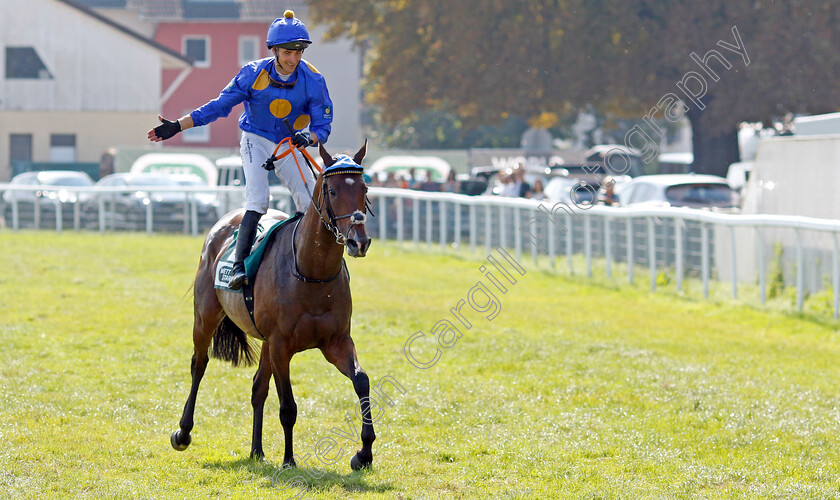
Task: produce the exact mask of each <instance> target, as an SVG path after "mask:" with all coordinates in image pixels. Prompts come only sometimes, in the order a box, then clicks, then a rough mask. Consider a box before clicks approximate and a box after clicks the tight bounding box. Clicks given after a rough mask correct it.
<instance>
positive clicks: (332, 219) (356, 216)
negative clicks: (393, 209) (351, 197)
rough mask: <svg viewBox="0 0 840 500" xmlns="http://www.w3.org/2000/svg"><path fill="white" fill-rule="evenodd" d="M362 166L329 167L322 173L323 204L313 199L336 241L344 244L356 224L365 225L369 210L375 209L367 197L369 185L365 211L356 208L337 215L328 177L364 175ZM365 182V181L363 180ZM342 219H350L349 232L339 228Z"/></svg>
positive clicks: (322, 219)
mask: <svg viewBox="0 0 840 500" xmlns="http://www.w3.org/2000/svg"><path fill="white" fill-rule="evenodd" d="M362 172H363V170H362V167H359V166H347V167H341V168H338V169H332V170H331V169H327V170H325V171H324V173H323V174H322V175H323V176H324V178H323V180H322V181H321V206H318V204H317V203H315V199H314V198H313V199H312V204H313V205H314V206H315V209H316V210H317V211H318V216H319V217H320V218H321V222H322V223H323V224H324V227H326V228H327V230H328V231H329V232H331V233H332V234H333V235H334V236H335V242H336V243H338V244H339V245H344V244H345V243H346V242H347V238H348V237H349V234H350V230H351V229H352V228H353V226H355V225H363V224H364V223H366V222H367V213H366V212H368V211H370V212H371V215H373V211H372V210H371V208H370V199H369V198H368V197H367V186H365V211H364V212H363V211H362V210H359V209H356V210H354V211H353V213H349V214H344V215H335V212H334V211H333V208H332V204H331V203H330V197H329V186H328V185H327V178H329V177H332V176H334V175H340V174H345V175H346V174H350V175H358V176H360V177H361V175H362ZM362 182H364V181H362ZM325 211H326V213H327V216H326V218H325V217H324V212H325ZM341 219H350V226H348V228H347V234H344V233H342V232H341V230H340V229H339V228H338V221H339V220H341Z"/></svg>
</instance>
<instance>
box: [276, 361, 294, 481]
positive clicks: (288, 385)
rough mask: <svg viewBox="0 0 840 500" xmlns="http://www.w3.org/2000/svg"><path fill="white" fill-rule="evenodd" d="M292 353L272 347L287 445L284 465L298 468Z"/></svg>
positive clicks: (281, 417) (282, 423)
mask: <svg viewBox="0 0 840 500" xmlns="http://www.w3.org/2000/svg"><path fill="white" fill-rule="evenodd" d="M291 358H292V354H291V352H290V351H289V350H288V349H286V348H284V346H279V345H273V346H272V347H271V369H272V371H273V372H274V383H275V385H276V386H277V395H278V396H279V397H280V424H281V425H282V426H283V436H284V441H285V445H286V449H285V452H284V453H283V465H284V466H290V467H296V466H297V464H295V457H294V447H293V444H292V430H293V429H294V427H295V421H297V403H295V397H294V395H293V394H292V382H291V380H290V379H289V361H290V360H291Z"/></svg>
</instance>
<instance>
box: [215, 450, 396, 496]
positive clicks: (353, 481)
mask: <svg viewBox="0 0 840 500" xmlns="http://www.w3.org/2000/svg"><path fill="white" fill-rule="evenodd" d="M202 467H204V468H208V469H218V470H222V471H230V472H238V471H242V470H247V471H248V472H250V473H252V474H254V475H256V476H261V477H264V478H265V479H267V482H264V483H262V486H263V488H276V489H277V490H278V492H285V493H289V494H290V495H291V496H289V497H283V498H297V494H299V493H303V492H305V491H313V490H316V491H326V490H329V489H330V488H332V487H333V486H336V485H337V486H340V487H341V488H343V489H344V490H345V491H347V492H348V493H350V492H352V493H363V492H375V493H384V492H387V491H391V490H393V489H394V488H393V487H392V486H391V485H390V484H388V483H385V484H374V485H371V484H368V483H366V482H365V477H366V476H367V475H368V474H369V473H370V472H371V470H370V469H365V470H361V471H352V472H349V473H347V474H339V473H337V472H335V471H333V470H327V469H321V468H318V467H300V468H288V467H277V466H276V465H274V464H272V463H271V462H266V461H256V460H252V459H250V458H239V459H236V460H229V461H227V460H216V461H211V462H205V463H203V464H202Z"/></svg>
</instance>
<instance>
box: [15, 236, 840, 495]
mask: <svg viewBox="0 0 840 500" xmlns="http://www.w3.org/2000/svg"><path fill="white" fill-rule="evenodd" d="M201 243H202V241H201V239H199V238H191V237H184V236H154V237H147V236H145V235H139V234H126V235H113V234H109V235H105V236H100V235H98V234H89V233H71V232H65V233H64V234H60V235H57V234H54V233H50V232H37V233H36V232H25V231H22V232H19V233H12V232H10V231H0V257H2V259H3V261H4V262H5V264H6V266H5V270H4V272H3V273H2V274H0V307H2V317H0V346H2V349H0V371H1V372H0V373H2V375H0V385H2V399H0V442H1V443H2V445H0V497H9V496H11V497H12V498H39V499H40V498H76V497H81V498H97V499H98V498H215V497H222V498H284V497H286V496H290V495H294V494H296V493H297V492H298V490H296V489H292V488H289V489H285V490H283V489H282V488H283V487H284V485H288V484H289V482H291V481H293V480H294V478H295V477H297V476H303V477H304V478H305V480H306V483H307V485H308V491H307V493H306V498H388V499H390V498H405V499H408V498H416V499H425V498H755V497H784V498H826V497H830V498H836V497H838V496H840V414H838V412H839V411H840V393H839V392H838V387H837V381H838V380H840V363H838V359H840V356H838V355H840V337H838V324H837V323H835V322H833V321H830V320H817V319H814V318H812V317H810V316H807V315H797V314H790V313H784V312H779V311H773V310H769V309H759V308H756V307H750V306H745V305H731V304H727V303H716V302H714V301H712V302H702V301H697V300H695V299H693V298H691V297H690V296H679V295H678V294H675V293H670V292H668V291H663V292H661V293H659V292H658V293H656V294H652V293H650V292H648V291H645V290H643V288H644V284H642V285H639V286H636V287H633V286H629V285H617V284H610V283H608V282H602V281H597V280H596V281H595V282H594V283H593V282H590V281H585V280H584V279H582V278H574V277H570V276H566V275H564V274H554V273H552V272H549V271H547V270H545V269H540V268H534V267H533V266H531V265H529V264H525V267H526V269H527V273H526V274H525V275H524V276H518V275H517V277H518V278H519V279H518V282H517V283H516V284H515V285H509V284H508V291H507V293H505V294H502V293H500V292H498V291H496V294H495V295H496V299H497V305H498V306H499V307H498V310H496V311H495V312H496V313H497V315H496V316H495V317H493V319H492V320H488V319H487V317H488V316H490V315H492V314H493V309H491V307H490V306H489V305H488V307H487V308H485V309H484V310H485V312H479V311H477V310H475V309H473V308H470V306H466V307H465V308H463V309H462V312H463V315H464V316H465V318H466V319H467V320H468V321H469V322H470V323H471V325H472V326H471V328H470V329H466V328H463V327H461V332H462V333H463V337H461V338H460V339H459V340H458V341H457V343H455V344H454V345H453V346H452V347H451V348H449V349H442V350H441V356H440V359H439V360H438V361H437V363H436V364H435V365H434V366H432V367H431V368H428V369H418V368H416V367H415V366H413V365H412V364H411V363H409V362H408V361H407V360H406V357H405V356H404V354H403V347H404V344H405V342H406V340H407V339H408V338H409V337H410V336H411V335H412V334H414V333H415V332H417V331H418V330H422V331H423V332H426V333H429V332H430V331H431V329H432V327H433V326H434V325H435V324H436V323H438V322H439V321H440V320H443V319H448V320H450V321H453V322H456V320H455V319H454V317H453V315H452V313H451V312H450V309H451V308H453V307H456V305H457V303H458V302H459V301H460V300H461V299H469V298H470V296H469V293H470V292H469V291H470V290H471V289H472V287H474V286H475V285H476V283H478V282H479V281H481V282H483V283H485V284H486V285H488V286H490V281H489V280H488V278H487V277H485V276H484V275H483V274H482V272H481V271H480V269H479V268H480V266H481V265H482V261H481V260H478V258H475V259H472V258H467V257H465V256H456V257H451V256H444V255H441V254H439V253H438V252H437V251H434V252H431V253H430V254H429V253H427V252H423V251H421V250H415V249H408V248H402V247H398V246H396V245H394V244H382V243H381V242H379V241H375V242H374V243H373V245H372V247H371V251H370V253H369V256H368V257H367V258H366V259H362V260H352V261H348V265H349V266H350V270H351V275H352V287H353V292H354V311H355V312H354V316H353V331H354V339H355V342H356V347H357V351H358V353H359V357H360V361H361V363H362V366H363V367H364V368H365V370H366V371H367V372H368V374H369V375H370V378H371V380H372V382H376V381H378V380H380V379H381V378H383V377H386V376H389V377H392V379H391V380H396V381H398V382H399V383H400V385H401V386H402V388H403V390H404V394H399V393H398V392H397V391H396V390H394V389H393V387H392V386H389V387H390V390H389V394H390V395H391V396H393V399H394V402H395V404H394V405H393V406H388V405H387V404H383V405H380V406H379V413H378V417H377V418H378V422H377V425H376V431H377V440H376V442H375V443H374V453H375V458H374V464H373V468H372V469H371V470H366V471H360V472H352V471H351V470H350V467H349V457H350V455H351V453H353V452H355V450H356V449H357V446H358V445H357V444H356V443H350V442H348V441H347V440H340V441H339V443H340V445H341V447H342V450H343V451H344V456H342V458H341V459H340V460H338V461H337V462H335V463H334V464H327V463H322V462H319V461H318V460H317V459H315V458H314V457H315V454H316V445H317V443H318V442H319V440H322V439H323V438H325V437H327V436H331V435H332V434H331V429H332V428H333V427H336V428H342V429H343V428H347V423H346V422H345V415H348V414H349V415H352V414H353V413H354V406H355V395H354V393H353V390H352V385H351V384H350V382H349V380H347V379H345V378H344V377H343V376H341V375H340V374H339V373H338V372H337V371H336V370H335V369H334V368H333V367H332V365H330V364H328V363H327V362H326V361H325V360H324V359H323V357H322V356H321V355H320V353H318V352H306V353H302V354H299V355H297V356H296V357H295V358H294V359H293V360H292V383H293V385H294V390H295V397H296V400H297V403H298V420H297V425H296V427H295V433H296V434H295V435H296V441H295V446H296V454H297V455H298V456H299V457H305V456H306V455H309V456H310V458H309V460H308V461H306V465H303V466H301V467H300V468H299V469H298V470H286V471H279V470H278V468H279V466H280V462H281V460H282V452H283V440H282V429H281V427H280V423H279V420H278V418H277V415H278V406H279V405H278V402H277V398H276V395H274V394H272V395H271V396H270V398H269V402H268V404H267V405H266V424H265V431H264V436H265V437H264V439H265V441H264V445H265V452H266V460H265V461H264V462H253V461H251V460H249V458H248V453H249V450H250V437H251V434H250V433H251V419H252V412H251V406H250V383H251V376H252V375H253V369H252V368H233V367H231V366H229V365H227V364H223V363H222V362H220V361H218V360H211V363H210V367H209V368H208V370H207V374H206V376H205V378H204V381H203V384H202V387H201V391H200V392H199V396H198V405H197V410H196V426H195V429H194V431H193V442H192V446H191V447H190V448H189V449H188V450H186V451H184V452H176V451H174V450H173V449H172V448H171V446H170V444H169V435H170V433H171V432H172V431H173V430H175V429H176V428H177V422H178V419H179V417H180V414H181V410H182V407H183V404H184V401H185V400H186V397H187V393H188V390H189V361H190V355H191V350H192V341H191V328H192V297H191V291H190V287H191V280H192V277H193V275H194V272H195V268H196V264H197V261H198V253H199V249H200V247H201ZM497 277H500V276H499V275H498V273H497ZM638 281H640V282H644V281H645V279H644V278H642V279H639V280H638ZM491 290H492V287H491ZM689 295H690V294H689ZM485 297H486V296H485ZM472 298H473V299H475V300H474V302H475V301H478V299H480V298H481V297H480V296H478V295H476V296H472ZM428 338H429V337H425V338H423V339H420V340H418V341H417V342H416V343H415V344H414V347H413V350H412V353H413V354H414V355H415V356H416V357H417V358H423V359H430V358H431V355H432V353H433V348H434V345H433V344H432V343H430V342H427V340H428ZM450 340H451V338H450ZM272 387H273V385H272ZM272 391H273V388H272ZM356 425H357V426H358V422H357V423H356ZM340 451H341V450H340ZM334 455H335V456H337V455H338V453H337V452H336V453H335V454H334Z"/></svg>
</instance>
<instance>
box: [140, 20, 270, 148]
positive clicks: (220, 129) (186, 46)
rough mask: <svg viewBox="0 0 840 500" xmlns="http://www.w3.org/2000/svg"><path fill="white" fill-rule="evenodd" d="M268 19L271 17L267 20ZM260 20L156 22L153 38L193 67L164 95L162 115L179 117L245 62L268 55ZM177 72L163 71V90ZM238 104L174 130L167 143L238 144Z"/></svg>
mask: <svg viewBox="0 0 840 500" xmlns="http://www.w3.org/2000/svg"><path fill="white" fill-rule="evenodd" d="M272 20H273V18H272ZM267 26H268V23H265V22H260V23H257V22H239V23H229V22H224V23H218V22H186V21H184V22H178V23H170V22H163V23H160V24H158V26H157V30H156V32H155V41H156V42H158V43H160V44H161V45H163V46H165V47H169V48H171V49H174V50H175V51H177V52H179V53H181V54H184V55H185V56H187V57H188V58H190V59H192V60H193V61H194V62H193V70H192V71H191V72H190V73H189V74H188V75H187V76H186V78H185V79H184V81H183V82H181V83H180V84H179V85H178V86H177V89H176V90H175V92H174V93H173V94H172V95H171V96H169V97H168V99H166V101H165V102H164V105H163V109H162V111H161V112H162V114H163V116H164V117H166V118H169V119H175V118H179V117H181V116H183V115H185V114H187V113H189V112H190V111H192V110H193V109H195V108H197V107H198V106H201V105H202V104H204V103H206V102H207V101H209V100H211V99H214V98H215V97H216V96H218V95H219V91H221V90H222V89H223V88H224V87H225V85H227V84H228V82H230V80H231V78H233V76H234V75H236V73H237V71H239V68H241V67H242V65H244V64H245V63H247V62H248V61H253V60H254V59H260V58H263V57H266V56H268V49H266V47H265V33H266V27H267ZM179 75H180V72H179V71H177V70H164V71H163V88H169V86H170V85H171V84H172V83H173V82H174V81H175V79H176V78H178V77H179ZM241 113H242V105H241V104H240V105H238V106H236V107H235V108H234V109H233V111H232V112H231V114H230V116H229V117H228V118H224V119H219V120H216V121H215V122H213V123H211V124H209V125H206V126H204V127H196V128H194V129H190V130H187V131H185V132H184V133H182V134H178V135H176V136H175V137H173V138H172V139H170V140H168V141H167V142H166V145H168V146H209V147H228V148H233V147H238V146H239V126H238V123H237V119H238V117H239V115H240V114H241Z"/></svg>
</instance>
